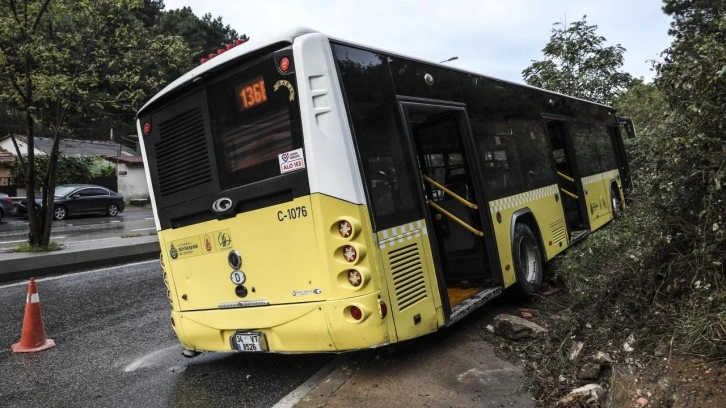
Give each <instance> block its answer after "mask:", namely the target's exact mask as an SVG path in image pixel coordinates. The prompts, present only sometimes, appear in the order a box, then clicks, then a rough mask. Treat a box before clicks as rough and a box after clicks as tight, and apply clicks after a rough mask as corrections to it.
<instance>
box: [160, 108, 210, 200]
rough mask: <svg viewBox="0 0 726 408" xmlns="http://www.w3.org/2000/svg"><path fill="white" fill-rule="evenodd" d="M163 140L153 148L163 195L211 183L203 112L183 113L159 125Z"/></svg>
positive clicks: (198, 110) (196, 110)
mask: <svg viewBox="0 0 726 408" xmlns="http://www.w3.org/2000/svg"><path fill="white" fill-rule="evenodd" d="M159 136H160V139H161V141H160V142H159V143H157V144H156V145H154V152H155V153H156V171H157V177H158V180H159V190H160V192H161V195H162V196H168V195H170V194H174V193H176V192H179V191H182V190H187V189H191V188H194V187H195V186H198V185H202V184H205V183H208V182H210V181H211V180H212V171H211V166H210V163H209V152H207V140H206V137H205V135H204V121H203V120H202V111H201V109H199V108H197V109H194V110H191V111H187V112H184V113H182V114H180V115H178V116H176V117H174V118H172V119H169V120H168V121H166V122H164V123H162V124H160V125H159Z"/></svg>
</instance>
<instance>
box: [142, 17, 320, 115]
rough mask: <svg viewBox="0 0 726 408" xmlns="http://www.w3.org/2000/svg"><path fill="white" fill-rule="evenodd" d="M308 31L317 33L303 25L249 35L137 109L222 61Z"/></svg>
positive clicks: (165, 88)
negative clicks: (240, 42)
mask: <svg viewBox="0 0 726 408" xmlns="http://www.w3.org/2000/svg"><path fill="white" fill-rule="evenodd" d="M310 33H317V31H315V30H312V29H309V28H304V27H297V28H293V29H290V30H285V31H281V32H273V33H268V34H267V35H260V36H259V37H258V36H253V37H250V39H249V40H248V41H246V42H245V43H243V44H240V45H239V46H236V47H234V48H232V49H230V50H229V51H226V52H224V53H223V54H221V55H219V56H217V57H215V58H212V59H210V60H209V61H207V62H205V63H204V64H200V65H199V66H197V67H196V68H194V69H192V70H191V71H189V72H187V73H186V74H184V75H182V76H180V77H179V78H177V79H176V80H174V81H173V82H172V83H170V84H169V85H167V86H165V87H164V89H162V90H161V91H159V92H158V93H157V94H156V95H154V96H153V97H152V98H151V99H149V100H148V101H147V102H146V103H145V104H144V106H143V107H142V108H141V109H139V111H143V110H144V109H146V107H148V106H149V105H150V104H152V103H154V101H156V100H157V99H159V98H161V97H163V96H164V95H166V94H167V93H169V92H171V91H172V90H174V89H176V88H177V87H178V86H180V85H182V84H185V83H187V82H190V81H192V80H194V78H196V77H198V76H200V75H201V74H203V73H205V72H207V71H209V70H211V69H213V68H215V67H218V66H220V65H223V64H224V63H226V62H228V61H230V60H232V59H235V58H236V57H239V56H240V55H244V54H247V53H249V52H252V51H256V50H259V49H261V48H264V47H267V46H268V45H270V44H275V43H279V42H289V43H292V42H293V40H294V39H295V38H296V37H299V36H301V35H304V34H310Z"/></svg>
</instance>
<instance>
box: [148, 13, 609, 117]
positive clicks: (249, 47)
mask: <svg viewBox="0 0 726 408" xmlns="http://www.w3.org/2000/svg"><path fill="white" fill-rule="evenodd" d="M313 33H320V32H319V31H317V30H313V29H311V28H306V27H295V28H291V29H289V30H284V31H277V32H270V33H267V34H266V35H260V36H259V37H257V36H255V37H251V38H250V39H249V40H248V41H247V42H245V43H243V44H241V45H239V46H237V47H234V48H232V49H231V50H229V51H226V52H224V53H223V54H221V55H219V56H217V57H215V58H213V59H210V60H209V61H207V62H205V63H204V64H200V65H199V66H197V67H196V68H194V69H192V70H191V71H189V72H187V73H186V74H184V75H182V76H181V77H179V78H177V79H176V80H175V81H173V82H172V83H170V84H169V85H167V86H166V87H164V89H162V90H161V91H159V92H158V93H157V94H156V95H154V97H152V98H151V99H150V100H149V101H148V102H146V103H145V104H144V106H143V107H142V108H141V109H140V110H139V111H143V110H144V109H146V107H148V106H149V105H150V104H152V103H154V101H156V100H157V99H159V98H161V97H163V96H164V95H166V94H167V93H169V92H171V91H172V90H174V89H175V88H177V87H178V86H180V85H182V84H184V83H187V82H190V81H192V80H193V79H194V78H196V77H197V76H200V75H201V74H203V73H205V72H207V71H209V70H211V69H213V68H215V67H218V66H220V65H223V64H224V63H226V62H228V61H230V60H232V59H234V58H236V57H239V56H240V55H244V54H247V53H249V52H252V51H256V50H259V49H262V48H264V47H267V46H269V45H271V44H275V43H279V42H289V43H292V42H293V41H294V39H295V38H296V37H299V36H301V35H305V34H313ZM328 38H329V39H330V40H332V41H335V42H340V43H344V44H349V45H353V46H356V47H359V48H363V49H368V50H371V51H376V52H381V53H384V54H387V55H391V56H396V57H401V58H406V59H410V60H413V61H418V62H424V63H426V64H433V65H439V66H442V67H445V68H446V69H450V70H452V71H458V72H462V73H466V74H470V75H476V76H479V77H482V78H486V79H490V80H493V81H498V82H504V83H509V84H512V85H515V86H519V87H524V88H531V89H536V90H538V91H541V92H546V93H549V94H552V95H556V96H562V97H565V98H571V99H576V100H580V101H583V102H587V103H590V104H594V105H599V106H602V107H605V108H608V109H611V110H615V109H614V108H613V107H612V106H609V105H606V104H603V103H599V102H593V101H589V100H586V99H582V98H578V97H575V96H571V95H566V94H562V93H559V92H555V91H551V90H548V89H543V88H538V87H536V86H531V85H527V84H521V83H517V82H513V81H507V80H503V79H499V78H494V77H490V76H487V75H484V74H481V73H478V72H472V71H467V70H464V69H460V68H454V67H451V66H450V65H445V64H442V63H436V62H432V61H425V60H422V59H419V58H415V57H411V56H407V55H404V54H400V53H397V52H390V51H387V50H384V49H381V48H376V47H371V46H367V45H363V44H359V43H355V42H352V41H347V40H344V39H340V38H336V37H330V36H328Z"/></svg>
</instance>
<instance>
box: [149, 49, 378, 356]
mask: <svg viewBox="0 0 726 408" xmlns="http://www.w3.org/2000/svg"><path fill="white" fill-rule="evenodd" d="M294 40H295V37H294V36H293V37H290V38H289V40H288V41H284V40H282V41H276V42H270V41H268V42H260V43H257V44H253V45H252V46H249V48H248V49H244V47H247V46H248V44H241V45H239V46H237V47H235V48H234V49H233V50H232V51H228V52H227V54H230V55H224V56H223V57H224V58H223V57H217V59H219V61H217V60H211V61H210V62H207V63H206V64H203V65H202V66H200V67H198V68H197V69H195V70H193V71H192V72H190V73H189V74H187V75H185V76H184V77H182V78H180V79H179V80H177V81H176V82H175V83H173V84H171V85H170V86H169V87H167V88H166V89H165V90H163V91H162V92H161V93H160V94H159V95H157V96H156V97H155V98H153V99H152V100H151V101H150V102H149V103H148V104H147V105H146V106H144V108H142V110H141V111H140V113H139V122H138V127H139V133H140V139H141V140H142V144H143V154H144V158H145V164H146V171H147V178H148V182H149V185H150V186H151V187H152V203H153V206H154V211H155V215H156V222H157V228H158V229H159V231H158V236H159V241H160V244H161V248H162V254H161V257H162V259H161V264H162V267H163V271H164V281H165V283H166V285H167V289H168V292H167V296H168V299H169V302H170V304H171V306H172V315H171V319H172V325H173V327H174V330H175V332H176V334H177V336H178V338H179V340H180V341H181V343H182V344H183V346H184V347H185V348H186V349H188V350H191V351H272V352H309V351H338V350H347V349H356V348H364V347H370V346H373V345H377V344H385V343H388V342H390V337H389V332H390V327H389V323H387V321H386V320H385V319H383V317H384V316H385V304H384V303H383V301H382V300H381V296H380V287H379V285H378V284H377V282H375V281H374V280H372V279H370V277H371V274H372V269H373V268H374V267H375V266H374V265H373V264H372V263H371V262H370V258H371V257H368V258H366V256H365V254H366V248H372V247H374V245H375V243H373V242H368V241H370V239H371V238H369V237H371V236H372V234H371V233H370V232H368V233H362V232H363V231H362V229H364V227H363V226H365V225H370V223H369V222H367V217H368V215H367V214H368V212H367V209H366V208H365V206H364V205H363V203H362V199H360V198H358V199H356V198H355V197H356V195H355V194H353V195H352V197H353V198H351V194H350V193H349V192H347V191H346V190H345V188H351V186H352V188H356V184H360V181H359V180H358V179H356V178H355V177H352V176H350V174H349V173H347V172H346V171H340V172H337V171H335V169H334V166H335V162H336V161H335V160H331V162H330V163H328V166H333V170H332V171H324V170H325V169H326V167H325V166H324V165H321V166H318V167H319V169H318V170H317V172H318V173H323V174H322V175H321V174H318V173H316V172H315V171H313V170H311V163H310V162H309V160H310V156H311V155H312V150H313V149H312V148H311V149H308V150H306V143H309V144H312V143H310V142H309V140H310V139H311V138H312V137H317V136H315V135H316V134H319V133H321V132H323V131H324V130H325V129H322V130H321V126H323V127H324V126H325V124H322V125H321V124H320V123H319V121H318V120H307V119H304V118H306V117H309V115H307V114H304V113H302V112H303V111H305V112H309V111H310V110H311V109H314V97H316V96H319V95H313V94H312V92H310V90H309V86H312V85H315V83H313V82H310V81H308V79H306V80H305V81H306V82H307V83H305V84H302V85H301V84H299V83H298V81H299V78H301V77H302V75H301V74H300V70H301V67H300V65H301V61H300V59H301V58H296V52H294V50H293V49H294V47H293V43H294ZM319 47H320V48H321V49H323V50H324V49H325V47H324V46H323V45H320V46H319ZM328 48H329V46H328ZM322 60H325V58H323V59H322ZM205 65H207V66H205ZM315 77H316V78H317V81H323V82H325V81H332V78H327V79H326V78H324V75H315ZM330 83H331V84H332V82H330ZM317 85H320V84H317ZM328 88H330V87H328ZM338 122H340V121H338ZM327 133H328V136H329V137H331V140H330V145H331V146H336V145H340V146H342V148H346V146H347V145H346V142H345V139H346V138H345V137H343V134H344V132H342V131H340V130H338V132H337V134H330V133H331V132H330V131H328V132H327ZM347 164H348V166H345V167H346V168H349V167H350V166H349V164H350V163H347ZM330 173H332V174H330ZM326 177H328V178H330V177H332V178H333V179H334V180H333V181H331V182H329V183H325V182H324V180H325V178H326ZM311 184H313V185H320V184H324V185H327V189H328V190H327V191H324V192H326V194H323V192H321V190H324V189H321V188H318V187H316V188H314V189H312V188H311ZM336 185H343V186H346V187H345V188H340V189H338V190H339V192H340V193H339V194H337V193H336V191H335V190H336V188H335V186H336ZM357 188H358V189H360V187H359V186H358V187H357ZM360 196H362V195H361V194H359V195H358V197H360ZM356 201H358V202H356ZM354 333H355V335H353V334H354Z"/></svg>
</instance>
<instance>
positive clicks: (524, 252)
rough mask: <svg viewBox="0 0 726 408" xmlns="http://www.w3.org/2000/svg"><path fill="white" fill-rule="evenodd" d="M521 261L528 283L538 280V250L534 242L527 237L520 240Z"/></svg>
mask: <svg viewBox="0 0 726 408" xmlns="http://www.w3.org/2000/svg"><path fill="white" fill-rule="evenodd" d="M519 263H520V265H522V269H523V272H524V280H526V281H527V282H528V283H534V282H536V281H537V276H538V275H539V270H538V268H539V263H538V262H537V250H536V247H535V244H534V242H532V240H530V239H528V238H526V237H525V238H522V240H521V241H519Z"/></svg>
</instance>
